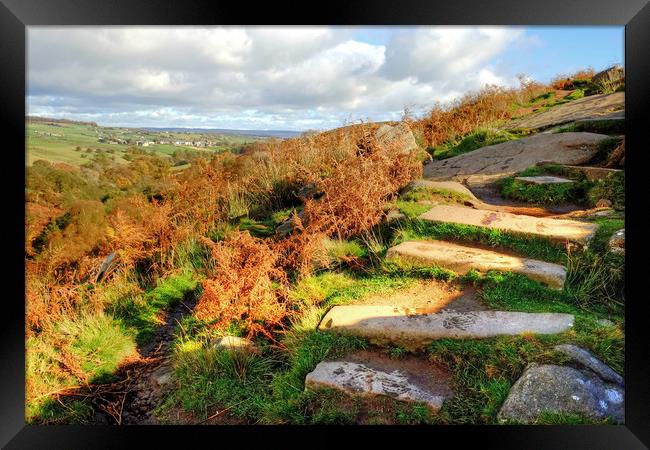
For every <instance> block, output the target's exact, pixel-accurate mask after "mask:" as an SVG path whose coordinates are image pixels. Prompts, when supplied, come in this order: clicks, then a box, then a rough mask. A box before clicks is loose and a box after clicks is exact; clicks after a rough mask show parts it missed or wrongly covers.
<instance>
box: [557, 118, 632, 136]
mask: <svg viewBox="0 0 650 450" xmlns="http://www.w3.org/2000/svg"><path fill="white" fill-rule="evenodd" d="M574 131H580V132H589V133H599V134H610V135H611V134H613V135H618V134H625V121H624V120H614V119H612V120H607V119H602V120H589V121H584V122H572V123H569V124H566V125H562V126H561V127H559V128H558V129H557V130H556V131H555V133H568V132H574Z"/></svg>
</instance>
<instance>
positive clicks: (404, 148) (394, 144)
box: [375, 122, 418, 154]
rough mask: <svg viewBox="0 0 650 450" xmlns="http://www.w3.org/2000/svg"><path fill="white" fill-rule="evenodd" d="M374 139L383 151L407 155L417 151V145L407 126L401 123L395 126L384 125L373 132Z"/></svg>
mask: <svg viewBox="0 0 650 450" xmlns="http://www.w3.org/2000/svg"><path fill="white" fill-rule="evenodd" d="M375 139H376V140H377V144H379V145H380V146H381V147H382V148H383V149H385V150H388V151H396V152H398V153H403V154H408V153H410V152H414V151H416V150H418V144H417V142H415V137H414V136H413V133H412V132H411V129H410V128H409V126H408V125H407V124H405V123H403V122H400V123H398V124H397V125H388V124H384V125H382V126H380V127H379V128H378V129H377V131H375Z"/></svg>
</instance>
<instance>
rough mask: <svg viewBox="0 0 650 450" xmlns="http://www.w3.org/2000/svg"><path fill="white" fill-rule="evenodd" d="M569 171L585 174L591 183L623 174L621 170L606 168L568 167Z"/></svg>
mask: <svg viewBox="0 0 650 450" xmlns="http://www.w3.org/2000/svg"><path fill="white" fill-rule="evenodd" d="M566 167H567V168H569V169H573V170H578V171H580V172H582V173H584V174H585V177H587V179H588V180H590V181H596V180H603V179H605V178H607V177H609V176H610V175H613V174H616V173H619V172H622V170H620V169H608V168H606V167H586V166H566Z"/></svg>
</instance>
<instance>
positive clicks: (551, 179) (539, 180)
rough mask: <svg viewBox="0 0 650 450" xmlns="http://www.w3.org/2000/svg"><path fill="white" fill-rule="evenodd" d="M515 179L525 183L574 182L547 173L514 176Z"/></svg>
mask: <svg viewBox="0 0 650 450" xmlns="http://www.w3.org/2000/svg"><path fill="white" fill-rule="evenodd" d="M515 180H517V181H521V182H524V183H527V184H565V183H574V181H573V180H569V179H568V178H562V177H553V176H549V175H541V176H537V177H515Z"/></svg>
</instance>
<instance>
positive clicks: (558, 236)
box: [419, 205, 598, 245]
mask: <svg viewBox="0 0 650 450" xmlns="http://www.w3.org/2000/svg"><path fill="white" fill-rule="evenodd" d="M419 218H420V219H422V220H427V221H430V222H443V223H457V224H462V225H473V226H476V227H482V228H492V229H497V230H503V231H508V232H513V233H523V234H528V235H534V236H541V237H545V238H549V239H551V240H554V241H559V242H563V241H566V240H568V241H571V242H575V243H578V244H582V245H586V244H587V243H588V242H589V240H590V239H591V238H592V237H593V236H594V234H595V232H596V229H597V228H598V226H597V225H596V224H593V223H587V222H580V221H577V220H566V219H549V218H544V217H531V216H525V215H520V214H510V213H505V212H497V211H486V210H480V209H472V208H464V207H462V206H453V205H437V206H434V207H433V208H432V209H430V210H429V211H427V212H425V213H424V214H422V215H420V217H419Z"/></svg>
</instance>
